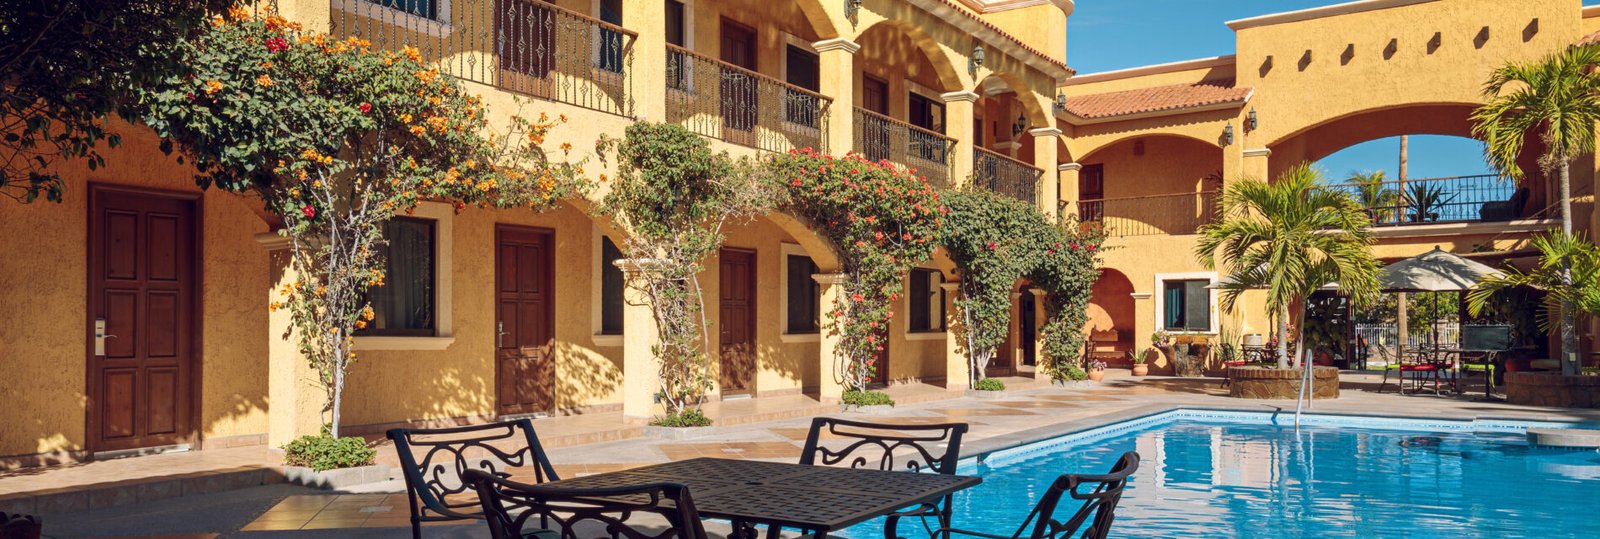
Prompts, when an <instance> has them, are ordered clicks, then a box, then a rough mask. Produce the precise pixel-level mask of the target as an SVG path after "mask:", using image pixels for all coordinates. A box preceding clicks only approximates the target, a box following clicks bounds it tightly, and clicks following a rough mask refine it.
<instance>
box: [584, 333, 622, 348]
mask: <svg viewBox="0 0 1600 539" xmlns="http://www.w3.org/2000/svg"><path fill="white" fill-rule="evenodd" d="M622 337H623V336H622V335H601V334H599V333H596V334H594V337H592V338H593V339H594V346H595V348H622Z"/></svg>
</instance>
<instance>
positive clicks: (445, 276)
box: [355, 201, 456, 350]
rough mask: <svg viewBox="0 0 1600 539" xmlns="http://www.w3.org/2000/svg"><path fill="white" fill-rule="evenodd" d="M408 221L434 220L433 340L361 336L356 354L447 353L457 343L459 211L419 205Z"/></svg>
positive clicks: (433, 204)
mask: <svg viewBox="0 0 1600 539" xmlns="http://www.w3.org/2000/svg"><path fill="white" fill-rule="evenodd" d="M406 217H415V218H419V219H431V220H433V336H431V337H409V336H389V335H384V336H377V335H373V336H365V337H361V336H358V337H356V338H355V349H356V350H443V349H445V347H448V346H450V343H451V342H454V341H455V332H454V329H455V327H454V322H455V309H454V308H453V307H454V305H455V270H454V267H455V243H456V242H455V218H456V210H455V207H454V206H451V205H450V204H446V203H443V202H432V201H423V202H418V203H417V207H416V208H413V209H412V210H411V213H409V214H407V215H406ZM407 343H410V344H407Z"/></svg>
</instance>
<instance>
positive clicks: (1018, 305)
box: [984, 290, 1022, 376]
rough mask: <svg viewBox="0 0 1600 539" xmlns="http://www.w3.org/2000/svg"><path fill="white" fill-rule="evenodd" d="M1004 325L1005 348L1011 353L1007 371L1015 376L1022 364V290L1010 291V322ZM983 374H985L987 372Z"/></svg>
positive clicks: (996, 357) (996, 355)
mask: <svg viewBox="0 0 1600 539" xmlns="http://www.w3.org/2000/svg"><path fill="white" fill-rule="evenodd" d="M1006 325H1007V326H1008V327H1009V329H1007V330H1006V335H1007V338H1006V348H1007V349H1008V352H1010V355H1011V358H1010V362H1011V363H1010V366H1011V367H1010V369H1008V371H1009V372H1010V373H1011V375H1012V376H1017V374H1018V371H1019V370H1020V369H1018V367H1021V366H1022V291H1020V290H1019V291H1016V292H1012V293H1011V323H1009V324H1006ZM999 356H1000V355H999V354H995V359H997V360H998V359H1000V357H999ZM989 364H990V365H994V362H993V361H991V362H990V363H989ZM984 375H985V376H987V375H988V373H984Z"/></svg>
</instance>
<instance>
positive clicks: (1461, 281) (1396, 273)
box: [1378, 246, 1500, 292]
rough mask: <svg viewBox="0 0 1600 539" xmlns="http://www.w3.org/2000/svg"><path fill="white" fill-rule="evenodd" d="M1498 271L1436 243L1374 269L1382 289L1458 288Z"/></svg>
mask: <svg viewBox="0 0 1600 539" xmlns="http://www.w3.org/2000/svg"><path fill="white" fill-rule="evenodd" d="M1498 274H1500V270H1497V269H1494V268H1492V267H1489V266H1488V265H1486V264H1484V263H1482V262H1477V261H1474V260H1469V259H1467V258H1466V257H1463V256H1461V255H1458V254H1455V253H1451V252H1448V251H1445V250H1443V249H1440V248H1438V247H1437V246H1436V247H1434V248H1433V250H1432V251H1428V252H1426V253H1422V254H1420V255H1417V256H1413V257H1411V258H1407V259H1405V260H1401V261H1399V262H1395V263H1393V264H1389V265H1388V266H1384V267H1383V270H1382V271H1380V272H1378V288H1379V289H1380V290H1383V291H1384V292H1459V291H1466V290H1471V289H1472V287H1474V286H1477V284H1478V281H1481V280H1483V278H1485V277H1489V276H1491V275H1498Z"/></svg>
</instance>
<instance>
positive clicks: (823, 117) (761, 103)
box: [666, 44, 833, 152]
mask: <svg viewBox="0 0 1600 539" xmlns="http://www.w3.org/2000/svg"><path fill="white" fill-rule="evenodd" d="M666 91H667V121H669V122H677V123H680V124H683V126H684V127H687V128H689V130H691V131H694V132H696V133H699V134H702V135H705V136H708V137H713V138H719V139H722V140H725V141H728V142H731V143H734V144H739V145H743V146H749V147H752V148H757V149H762V150H769V151H775V152H781V151H788V150H791V149H799V148H813V149H816V150H819V151H826V150H827V145H828V140H827V133H828V114H827V113H828V107H829V105H831V104H832V103H833V99H831V98H828V97H825V96H823V95H821V94H818V93H816V92H813V91H810V90H807V89H804V88H801V87H799V86H795V85H793V84H789V83H786V82H783V81H780V80H777V79H774V78H772V77H768V76H766V75H762V74H760V73H756V72H754V71H751V70H748V69H745V68H742V67H739V66H736V65H733V64H730V63H727V62H724V61H722V60H718V59H715V58H711V57H709V56H705V55H702V54H700V53H697V52H694V51H691V50H689V49H685V48H683V47H679V46H676V45H671V44H668V45H667V73H666Z"/></svg>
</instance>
